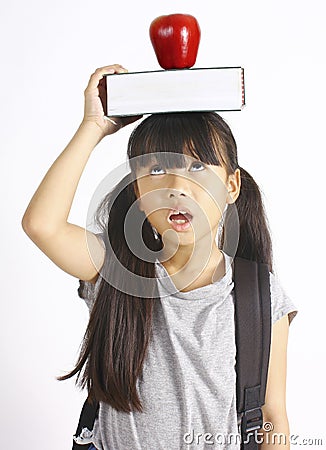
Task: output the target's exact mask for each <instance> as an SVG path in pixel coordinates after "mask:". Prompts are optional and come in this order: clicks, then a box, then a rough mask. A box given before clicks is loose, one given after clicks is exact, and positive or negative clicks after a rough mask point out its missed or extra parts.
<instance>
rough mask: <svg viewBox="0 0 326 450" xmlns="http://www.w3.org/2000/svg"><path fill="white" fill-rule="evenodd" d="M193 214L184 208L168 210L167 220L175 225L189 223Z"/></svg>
mask: <svg viewBox="0 0 326 450" xmlns="http://www.w3.org/2000/svg"><path fill="white" fill-rule="evenodd" d="M192 219H193V216H192V214H190V212H188V211H186V210H183V209H182V210H171V211H170V212H169V216H168V221H169V222H170V223H171V224H175V225H184V224H188V223H189V224H190V222H191V221H192Z"/></svg>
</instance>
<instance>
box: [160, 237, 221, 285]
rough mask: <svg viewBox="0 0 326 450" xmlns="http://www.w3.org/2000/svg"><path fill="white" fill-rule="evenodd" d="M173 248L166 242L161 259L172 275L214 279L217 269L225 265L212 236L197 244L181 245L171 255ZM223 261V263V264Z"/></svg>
mask: <svg viewBox="0 0 326 450" xmlns="http://www.w3.org/2000/svg"><path fill="white" fill-rule="evenodd" d="M169 250H170V254H171V249H170V247H169V244H168V243H165V245H164V248H163V251H162V256H163V257H162V258H161V261H163V262H162V265H163V266H164V267H165V269H166V270H167V272H168V273H169V275H170V276H174V275H178V276H182V277H185V276H186V277H188V276H190V277H191V278H192V279H198V278H199V277H200V278H202V277H209V278H211V279H213V277H214V274H215V275H216V270H217V268H219V270H218V272H219V277H220V275H221V273H220V271H221V270H222V271H223V269H221V265H223V266H224V259H223V255H222V252H221V250H220V249H219V248H218V247H217V245H216V243H215V239H214V240H213V242H212V238H211V236H208V237H207V238H202V239H201V240H200V241H199V242H197V243H196V245H194V244H191V245H179V246H178V249H177V251H176V252H175V253H174V254H173V255H172V256H171V257H169V256H168V255H169ZM221 263H222V264H221Z"/></svg>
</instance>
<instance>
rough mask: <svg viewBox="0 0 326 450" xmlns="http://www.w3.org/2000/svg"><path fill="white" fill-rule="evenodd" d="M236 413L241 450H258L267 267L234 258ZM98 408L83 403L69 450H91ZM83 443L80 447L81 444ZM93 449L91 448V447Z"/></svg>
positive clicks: (267, 331) (267, 322)
mask: <svg viewBox="0 0 326 450" xmlns="http://www.w3.org/2000/svg"><path fill="white" fill-rule="evenodd" d="M233 281H234V290H233V292H234V299H235V301H234V305H235V338H236V348H237V353H236V374H237V384H236V392H237V412H238V414H240V416H241V450H258V443H257V439H255V436H256V433H257V431H258V430H259V429H260V428H261V427H262V425H263V415H262V409H261V407H262V406H263V404H264V403H265V392H266V383H267V374H268V363H269V353H270V343H271V297H270V281H269V269H268V266H267V265H266V264H261V263H256V262H255V261H249V260H247V259H243V258H239V257H236V258H235V259H234V263H233ZM98 408H99V404H98V403H95V404H92V403H91V402H90V400H89V399H86V401H85V403H84V406H83V408H82V411H81V414H80V418H79V423H78V427H77V430H76V434H75V436H74V438H75V437H76V436H77V437H78V442H79V443H77V442H75V440H74V443H73V447H72V450H86V449H89V448H92V446H91V444H86V442H87V441H88V439H87V438H88V437H89V433H90V431H89V430H92V429H93V426H94V422H95V419H96V417H97V414H98ZM83 440H84V441H85V443H84V444H82V441H83ZM93 448H94V447H93Z"/></svg>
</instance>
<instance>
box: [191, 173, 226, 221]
mask: <svg viewBox="0 0 326 450" xmlns="http://www.w3.org/2000/svg"><path fill="white" fill-rule="evenodd" d="M200 187H201V192H200V194H199V196H198V198H199V199H200V204H201V205H202V208H204V207H205V210H206V211H207V212H208V215H209V216H210V217H215V216H219V217H221V215H222V213H223V211H224V208H225V205H226V200H227V189H226V186H225V184H224V183H223V181H222V180H221V179H220V177H218V176H217V175H216V174H214V173H213V174H211V176H209V177H206V178H205V180H203V181H202V182H201V186H200ZM204 205H205V206H204Z"/></svg>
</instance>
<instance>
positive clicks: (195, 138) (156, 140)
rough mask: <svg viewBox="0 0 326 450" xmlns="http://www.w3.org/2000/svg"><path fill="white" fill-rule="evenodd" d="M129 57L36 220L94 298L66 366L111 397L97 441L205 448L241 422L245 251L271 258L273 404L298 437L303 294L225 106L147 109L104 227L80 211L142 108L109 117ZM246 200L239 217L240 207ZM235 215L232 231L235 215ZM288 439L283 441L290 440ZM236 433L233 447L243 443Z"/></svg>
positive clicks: (45, 191)
mask: <svg viewBox="0 0 326 450" xmlns="http://www.w3.org/2000/svg"><path fill="white" fill-rule="evenodd" d="M125 71H126V69H124V68H123V67H122V66H120V65H113V66H107V67H104V68H101V69H98V70H96V72H95V73H94V74H93V75H92V76H91V78H90V81H89V84H88V86H87V88H86V90H85V110H84V118H83V121H82V123H81V125H80V127H79V129H78V130H77V132H76V134H75V136H74V137H73V139H72V140H71V142H70V143H69V144H68V146H67V147H66V149H65V150H64V151H63V153H62V154H61V155H60V156H59V157H58V159H57V160H56V161H55V162H54V164H53V165H52V166H51V168H50V169H49V171H48V173H47V174H46V176H45V177H44V179H43V181H42V182H41V184H40V186H39V188H38V189H37V191H36V192H35V194H34V196H33V198H32V200H31V202H30V204H29V206H28V208H27V210H26V212H25V215H24V217H23V221H22V225H23V228H24V230H25V232H26V233H27V234H28V236H29V237H30V238H31V239H32V240H33V241H34V242H35V244H36V245H37V246H38V247H39V248H40V249H41V250H42V251H43V252H44V253H45V254H46V255H47V256H48V257H49V258H50V259H51V260H52V261H53V262H54V263H55V264H57V265H58V266H59V267H61V268H62V269H63V270H65V271H66V272H67V273H69V274H71V275H73V276H74V277H77V278H78V279H79V280H80V287H79V290H78V293H79V295H80V296H81V297H82V298H84V299H85V301H86V302H87V304H88V306H89V308H90V310H91V313H90V320H89V324H88V327H87V330H86V334H85V338H84V343H83V347H82V350H81V353H80V357H79V360H78V362H77V365H76V367H75V369H74V370H73V371H72V372H71V373H69V374H68V375H66V376H64V377H61V379H66V378H69V377H71V376H73V375H75V374H78V377H77V381H78V382H79V384H80V385H81V386H83V387H84V386H87V388H88V391H89V394H90V397H91V398H92V399H94V400H97V401H99V402H100V408H99V413H98V417H97V419H96V421H95V424H94V428H93V430H90V431H91V433H90V434H89V437H90V438H89V440H88V442H89V443H90V442H92V447H89V448H94V447H93V445H94V446H95V447H96V449H98V450H100V449H101V450H102V449H103V450H104V449H105V450H106V449H114V450H120V449H121V450H122V449H123V450H125V449H146V450H152V449H165V450H166V449H181V448H182V449H183V448H196V449H202V448H206V445H211V444H213V443H214V442H213V441H212V438H210V439H211V440H209V437H208V436H209V435H207V434H206V435H205V433H210V434H211V436H214V435H217V434H218V435H219V436H222V435H223V436H225V438H227V437H228V438H229V439H230V436H231V435H233V434H234V435H236V434H237V433H238V417H237V413H236V397H235V385H236V377H235V352H236V348H235V336H234V316H233V314H234V305H233V296H232V290H233V281H232V266H231V262H232V257H233V256H235V255H236V256H241V257H243V258H247V259H252V260H256V261H258V262H263V263H266V264H268V266H269V269H270V288H271V301H272V321H273V330H272V344H271V355H270V363H269V373H268V383H267V390H266V401H265V405H264V407H263V416H264V421H265V422H271V423H272V424H273V432H276V433H283V434H285V435H286V437H288V435H289V426H288V419H287V413H286V405H285V397H286V351H287V338H288V327H289V323H290V322H291V320H292V319H293V317H294V316H295V314H296V308H295V306H294V305H293V303H292V302H291V301H290V300H289V299H288V297H287V296H286V295H285V293H284V291H283V290H282V288H281V286H280V284H279V283H278V281H277V279H276V278H275V276H274V275H273V269H272V251H271V240H270V235H269V231H268V227H267V222H266V218H265V215H264V209H263V205H262V199H261V195H260V191H259V188H258V187H257V185H256V183H255V181H254V180H253V178H252V177H251V176H250V175H249V174H248V172H246V171H245V170H244V169H242V168H240V167H239V165H238V159H237V149H236V143H235V140H234V138H233V135H232V132H231V130H230V129H229V127H228V126H227V124H226V123H225V122H224V121H223V119H222V118H221V117H220V116H218V115H217V114H216V113H180V114H175V113H174V114H154V115H151V116H149V117H147V118H146V119H144V120H143V121H141V122H140V124H139V125H138V126H137V127H136V128H135V129H134V131H133V133H132V134H131V137H130V139H129V144H128V157H129V162H130V168H131V173H130V174H129V175H127V176H126V177H124V178H123V179H122V180H121V182H120V183H119V184H118V185H117V186H116V187H115V188H114V189H113V190H112V191H111V192H110V193H109V194H108V195H107V196H106V197H105V198H104V200H103V201H102V203H101V204H100V206H99V209H98V211H97V215H96V218H97V222H98V224H99V225H100V227H101V232H100V233H98V234H94V233H92V232H90V231H87V230H85V229H83V228H81V227H79V226H77V225H74V224H71V223H69V222H68V215H69V211H70V208H71V204H72V201H73V198H74V194H75V191H76V188H77V185H78V182H79V179H80V176H81V174H82V172H83V169H84V167H85V165H86V163H87V160H88V158H89V157H90V155H91V153H92V151H93V149H94V148H95V146H96V145H97V144H98V143H99V142H100V141H101V140H102V139H103V138H104V137H105V136H106V135H109V134H112V133H114V132H116V131H117V130H118V129H119V128H121V127H123V126H125V125H127V124H130V123H132V122H134V121H135V120H137V119H139V117H129V118H121V119H116V118H114V119H112V120H106V119H105V118H104V111H103V107H102V101H101V98H102V96H103V95H104V89H105V87H104V84H103V75H104V74H107V73H122V72H125ZM234 208H235V209H236V211H237V213H238V218H239V219H238V221H237V220H236V215H235V214H231V215H230V213H229V212H230V211H232V210H233V212H234ZM230 217H233V219H234V220H233V221H232V224H231V228H230V229H231V231H229V230H228V229H226V228H225V227H223V223H228V222H229V223H230ZM237 225H238V226H237ZM285 441H286V443H285V444H284V443H282V445H281V444H280V445H277V444H274V445H273V448H274V449H275V448H281V447H282V448H289V440H288V438H287V439H286V440H285ZM225 442H229V443H228V444H227V443H225V444H223V445H221V442H220V441H219V448H229V449H230V448H231V449H232V448H239V444H238V443H233V444H232V443H230V442H235V441H232V440H229V441H225ZM282 442H284V441H282ZM215 445H217V443H216V442H215ZM268 447H269V444H268V443H267V442H264V443H263V444H261V449H267V448H268ZM85 448H87V446H85Z"/></svg>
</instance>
